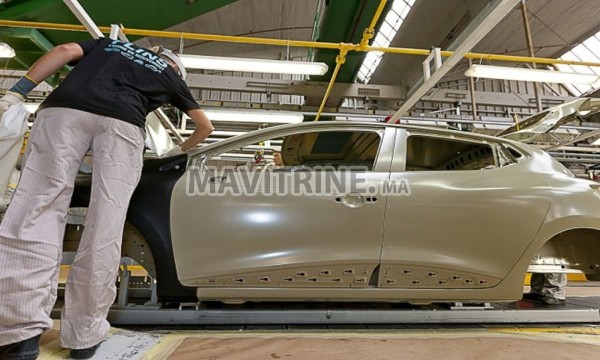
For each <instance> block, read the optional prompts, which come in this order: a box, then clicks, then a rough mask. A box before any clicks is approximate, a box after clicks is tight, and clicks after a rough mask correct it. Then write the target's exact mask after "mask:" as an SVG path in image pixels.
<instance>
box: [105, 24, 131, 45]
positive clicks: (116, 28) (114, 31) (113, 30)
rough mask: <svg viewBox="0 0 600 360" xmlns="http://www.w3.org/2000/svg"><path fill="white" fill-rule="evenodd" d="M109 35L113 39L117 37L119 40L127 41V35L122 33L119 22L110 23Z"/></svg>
mask: <svg viewBox="0 0 600 360" xmlns="http://www.w3.org/2000/svg"><path fill="white" fill-rule="evenodd" d="M109 37H110V38H111V39H113V40H116V39H119V40H121V41H128V40H127V35H125V33H123V26H122V25H120V24H111V25H110V35H109Z"/></svg>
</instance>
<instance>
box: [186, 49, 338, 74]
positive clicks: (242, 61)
mask: <svg viewBox="0 0 600 360" xmlns="http://www.w3.org/2000/svg"><path fill="white" fill-rule="evenodd" d="M179 57H180V58H181V61H182V62H183V65H184V66H185V67H186V68H188V69H205V70H224V71H246V72H259V73H275V74H301V75H325V73H327V69H328V67H327V64H325V63H322V62H307V61H287V60H261V59H248V58H232V57H219V56H200V55H184V54H181V55H179Z"/></svg>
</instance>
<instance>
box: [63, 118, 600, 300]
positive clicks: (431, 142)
mask: <svg viewBox="0 0 600 360" xmlns="http://www.w3.org/2000/svg"><path fill="white" fill-rule="evenodd" d="M274 139H275V140H274ZM253 144H258V145H256V146H255V145H253ZM269 144H277V148H278V150H280V151H281V152H282V158H283V159H284V160H285V162H286V163H287V164H288V165H289V166H288V167H284V168H282V169H276V170H275V171H282V172H286V171H287V172H288V173H289V174H292V175H291V176H301V173H303V172H305V173H307V174H308V176H311V175H315V174H317V173H319V172H327V171H330V172H331V173H341V172H343V171H345V170H342V167H343V166H346V165H357V164H358V165H360V166H362V168H361V169H362V170H360V169H359V170H351V171H358V173H359V175H358V176H359V177H360V178H361V179H362V180H363V181H364V183H365V184H366V185H367V187H368V188H370V187H372V188H373V189H377V188H378V189H381V188H382V186H383V187H386V186H388V185H389V184H390V183H391V184H394V183H400V184H404V186H405V188H403V189H404V190H408V192H407V193H404V194H401V195H398V194H381V193H375V194H371V193H369V194H367V193H364V194H361V193H356V192H349V193H335V194H333V193H332V194H317V195H314V194H313V195H306V194H304V195H302V194H301V195H298V194H291V193H286V192H285V191H283V194H278V195H273V194H261V193H259V194H252V195H246V194H243V193H244V192H243V191H242V190H248V189H241V188H243V187H247V185H248V184H240V183H229V184H228V186H229V189H230V192H229V193H226V194H220V195H218V196H217V195H206V194H204V195H202V194H200V195H199V194H195V193H193V192H191V191H190V186H191V185H197V184H192V183H193V180H194V179H199V178H204V179H209V183H204V185H206V186H213V187H214V186H218V185H219V184H220V183H223V182H227V181H228V180H226V177H227V176H233V175H235V174H232V173H223V172H219V171H220V170H221V169H220V167H222V165H223V164H224V161H226V160H228V156H229V157H230V158H232V159H234V161H233V163H234V164H236V166H239V165H240V164H241V162H243V161H244V159H245V158H244V157H243V156H242V155H244V150H246V151H248V149H250V151H253V150H254V149H256V147H259V148H261V149H260V151H261V154H262V152H264V149H262V147H263V146H264V147H265V149H267V152H268V151H269V146H270V145H269ZM336 151H337V152H336ZM226 155H227V156H226ZM231 155H233V156H232V157H231ZM236 156H237V158H236ZM261 156H262V155H261ZM250 162H256V156H255V159H251V161H250ZM211 166H214V167H211ZM322 166H324V167H325V168H322ZM319 167H321V168H319ZM237 169H238V167H234V170H233V171H234V172H236V171H238V170H237ZM239 171H242V170H239ZM244 171H245V170H244ZM258 173H259V175H258V176H259V177H266V176H270V175H273V172H272V171H265V170H259V171H258ZM223 174H226V176H223ZM207 184H208V185H207ZM282 186H283V185H282ZM232 189H233V190H232ZM196 190H197V189H196ZM238 190H240V192H241V193H242V194H241V195H240V194H239V193H236V191H238ZM277 190H278V189H277V186H276V187H275V191H277ZM279 190H282V189H279ZM85 198H86V194H85V184H80V185H79V186H78V187H76V192H75V196H74V200H73V206H85ZM599 210H600V192H599V191H598V184H597V183H594V182H591V181H587V180H582V179H577V178H575V177H573V175H572V174H571V173H570V172H569V171H568V170H566V169H565V168H564V167H563V166H562V165H561V164H560V163H558V162H556V161H555V160H554V159H552V158H551V157H550V156H549V155H548V154H546V153H545V152H543V151H541V150H538V149H536V148H534V147H531V146H528V145H524V144H521V143H517V142H514V141H511V140H506V139H499V138H493V137H488V136H483V135H476V134H470V133H463V132H455V131H447V130H432V129H427V128H418V127H410V126H398V125H388V124H378V123H355V122H323V123H303V124H297V125H284V126H278V127H274V128H268V129H264V130H259V131H257V132H253V133H249V134H246V135H243V136H239V137H235V138H232V139H228V140H224V141H221V142H219V143H216V144H213V145H209V146H206V147H203V148H201V149H199V150H196V151H194V152H192V153H190V154H189V159H187V164H186V158H185V157H176V158H169V159H161V160H149V161H147V162H146V165H145V167H144V173H143V175H142V180H141V181H140V185H139V186H138V189H137V190H136V192H135V194H134V196H133V199H132V201H131V205H130V209H129V214H128V227H127V229H126V233H125V235H124V246H123V249H124V255H128V256H130V257H132V258H134V259H136V260H138V262H140V263H142V264H143V265H144V266H145V267H146V268H147V269H148V270H149V272H150V273H151V274H153V275H155V276H156V279H157V283H158V291H159V298H160V299H162V300H164V301H168V300H170V299H186V298H190V297H193V296H194V293H195V295H196V296H197V297H198V298H199V299H200V300H219V301H225V302H228V301H230V302H239V301H249V300H254V301H262V300H308V301H312V300H331V301H398V302H400V301H406V302H412V303H428V302H455V301H461V302H481V301H510V300H516V299H519V298H521V295H522V290H523V279H524V277H525V274H526V272H527V270H528V268H530V269H534V270H535V271H540V272H568V271H580V272H583V273H585V274H586V275H587V276H588V277H589V278H591V279H599V278H600V268H599V264H600V211H599ZM75 237H76V236H75ZM140 260H141V261H140Z"/></svg>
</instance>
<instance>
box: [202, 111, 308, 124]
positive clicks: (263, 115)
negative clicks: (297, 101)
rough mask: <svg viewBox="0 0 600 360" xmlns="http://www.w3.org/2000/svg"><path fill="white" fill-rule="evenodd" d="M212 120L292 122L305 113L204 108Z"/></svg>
mask: <svg viewBox="0 0 600 360" xmlns="http://www.w3.org/2000/svg"><path fill="white" fill-rule="evenodd" d="M203 111H204V113H205V114H206V116H208V118H209V119H210V120H211V121H231V122H250V123H275V124H292V123H300V122H302V120H303V119H304V115H302V114H300V113H294V112H286V111H269V110H260V111H259V110H257V111H234V110H213V109H203Z"/></svg>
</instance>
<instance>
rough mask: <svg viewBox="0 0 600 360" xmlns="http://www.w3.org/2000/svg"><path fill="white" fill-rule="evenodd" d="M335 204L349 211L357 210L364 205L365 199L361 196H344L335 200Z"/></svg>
mask: <svg viewBox="0 0 600 360" xmlns="http://www.w3.org/2000/svg"><path fill="white" fill-rule="evenodd" d="M335 202H336V203H338V204H342V205H344V206H346V207H349V208H351V209H355V208H359V207H361V206H363V205H364V204H365V203H366V199H365V197H364V196H363V195H361V194H352V193H350V194H346V195H343V196H340V197H336V198H335Z"/></svg>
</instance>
